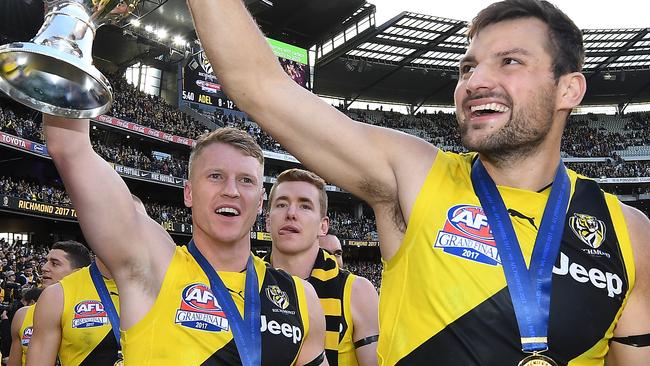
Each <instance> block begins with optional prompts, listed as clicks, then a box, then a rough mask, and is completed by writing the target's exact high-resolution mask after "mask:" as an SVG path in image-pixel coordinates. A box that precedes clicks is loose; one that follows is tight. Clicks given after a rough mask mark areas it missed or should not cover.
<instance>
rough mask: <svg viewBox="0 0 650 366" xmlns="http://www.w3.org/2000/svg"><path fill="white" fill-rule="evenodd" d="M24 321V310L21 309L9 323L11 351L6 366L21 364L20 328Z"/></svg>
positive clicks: (18, 365)
mask: <svg viewBox="0 0 650 366" xmlns="http://www.w3.org/2000/svg"><path fill="white" fill-rule="evenodd" d="M23 319H25V309H24V308H21V309H20V310H18V312H16V314H15V315H14V318H13V320H12V321H11V349H10V350H9V361H8V362H7V366H20V365H21V364H22V355H23V350H22V346H21V344H20V327H21V326H22V324H23Z"/></svg>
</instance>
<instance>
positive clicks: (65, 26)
mask: <svg viewBox="0 0 650 366" xmlns="http://www.w3.org/2000/svg"><path fill="white" fill-rule="evenodd" d="M138 2H139V0H46V1H45V7H46V9H45V21H44V23H43V26H42V27H41V29H40V30H39V31H38V33H37V34H36V36H35V37H34V38H33V39H32V40H31V41H30V42H15V43H10V44H6V45H4V46H0V90H2V91H3V92H5V93H6V94H7V95H9V96H10V97H11V98H13V99H14V100H16V101H18V102H20V103H22V104H24V105H26V106H28V107H30V108H32V109H35V110H37V111H40V112H43V113H47V114H52V115H55V116H60V117H66V118H91V117H96V116H98V115H100V114H102V113H105V112H106V111H108V109H109V108H110V107H111V103H112V102H113V94H112V90H111V86H110V84H109V82H108V80H107V79H106V77H104V75H102V73H101V72H99V70H97V68H96V67H95V66H94V65H93V60H92V54H91V53H92V46H93V39H94V38H95V31H96V29H97V28H99V27H100V26H102V25H104V24H107V23H112V22H117V21H119V20H121V19H123V18H124V17H126V16H128V15H129V14H130V13H131V11H133V9H134V8H135V6H136V5H137V3H138Z"/></svg>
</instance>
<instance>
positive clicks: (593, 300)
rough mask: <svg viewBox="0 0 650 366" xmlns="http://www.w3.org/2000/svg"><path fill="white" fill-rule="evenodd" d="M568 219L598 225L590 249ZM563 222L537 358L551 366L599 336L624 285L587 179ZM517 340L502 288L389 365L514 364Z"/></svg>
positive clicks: (595, 190) (613, 242)
mask: <svg viewBox="0 0 650 366" xmlns="http://www.w3.org/2000/svg"><path fill="white" fill-rule="evenodd" d="M574 214H584V215H589V216H592V217H595V218H596V219H598V220H600V221H602V222H603V224H604V225H605V226H606V230H605V239H604V240H603V242H602V245H600V246H599V247H598V248H597V249H598V251H597V252H595V251H594V250H593V248H591V247H590V246H589V245H588V244H586V243H584V242H582V241H581V240H580V239H579V237H578V236H577V235H576V234H575V233H574V232H573V230H572V229H571V227H570V226H569V225H570V218H571V217H572V216H574ZM564 225H565V226H564V234H563V238H562V244H561V247H560V254H559V255H558V258H557V259H556V262H555V268H556V269H557V273H554V274H553V279H552V293H551V309H550V319H549V331H548V339H549V348H550V349H549V351H548V352H546V353H545V354H546V355H548V356H549V357H551V358H553V359H554V360H555V361H556V362H557V363H558V364H559V365H566V364H567V363H568V362H569V361H570V360H573V359H575V358H577V357H579V356H580V355H582V354H583V353H585V352H587V351H589V350H590V349H591V348H592V347H593V346H594V345H595V344H596V343H597V342H599V341H600V340H602V339H603V338H604V337H605V333H606V332H607V330H608V329H609V327H610V326H611V324H612V322H613V321H614V320H615V319H616V314H617V313H618V311H619V309H620V307H621V306H622V303H623V300H624V297H625V294H626V293H627V290H628V285H629V284H628V279H627V273H626V271H625V264H624V261H623V258H622V255H621V250H620V248H619V243H618V240H617V237H616V234H615V230H614V226H613V224H612V220H611V216H610V213H609V210H608V208H607V204H606V201H605V198H604V195H603V193H602V191H600V189H599V187H598V185H597V184H595V182H593V181H591V180H582V179H578V180H577V181H576V188H575V193H574V195H573V197H572V199H571V204H570V206H569V210H568V212H567V218H566V221H565V224H564ZM592 272H593V274H591V275H590V274H589V273H592ZM614 276H616V278H617V281H618V280H620V284H618V283H617V285H618V287H616V288H615V289H614V288H605V286H606V284H605V278H606V277H608V278H610V279H611V278H613V277H614ZM609 285H610V284H607V286H609ZM614 290H616V291H614ZM519 339H520V336H519V328H518V325H517V321H516V318H515V314H514V309H513V306H512V301H511V299H510V294H509V292H508V288H507V287H505V288H503V289H502V290H501V291H499V292H498V293H496V294H495V295H493V296H492V297H490V298H488V299H486V300H485V301H483V302H482V303H481V304H479V305H478V306H476V307H475V308H474V309H472V310H470V311H469V312H467V313H466V314H464V315H463V316H461V317H460V318H458V319H457V320H456V321H454V322H452V323H451V324H449V325H447V327H445V329H443V330H441V331H440V332H439V333H437V334H435V335H433V336H432V337H431V338H429V339H428V340H427V341H425V342H424V343H423V344H421V345H420V346H419V347H417V348H416V349H415V350H413V351H412V352H411V353H410V354H408V355H406V356H405V357H403V358H402V359H401V360H400V361H399V362H398V363H397V364H398V365H430V364H435V365H443V366H444V365H463V366H502V365H517V364H518V363H519V361H521V359H522V358H523V357H524V356H525V354H524V353H523V352H522V351H521V344H520V340H519Z"/></svg>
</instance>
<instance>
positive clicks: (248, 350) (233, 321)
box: [187, 239, 262, 366]
mask: <svg viewBox="0 0 650 366" xmlns="http://www.w3.org/2000/svg"><path fill="white" fill-rule="evenodd" d="M187 249H188V251H189V252H190V254H192V256H193V257H194V259H195V260H196V262H197V263H198V264H199V266H201V269H203V272H204V273H205V275H206V276H208V279H209V280H210V290H211V291H212V294H213V295H214V297H215V298H216V299H217V302H218V303H219V305H220V306H221V309H222V310H223V311H224V313H226V318H227V319H228V324H230V329H231V330H232V335H233V338H234V339H235V344H236V345H237V351H238V352H239V357H240V358H241V361H242V365H243V366H260V365H261V364H262V337H261V334H260V329H261V316H260V312H261V305H260V294H259V290H258V286H257V273H256V272H255V265H254V264H253V256H252V255H251V256H250V257H248V263H247V264H246V287H245V289H244V319H242V317H241V315H239V310H237V305H235V302H234V301H233V299H232V297H231V296H230V292H229V291H228V289H227V288H226V286H225V285H224V283H223V281H222V280H221V278H220V277H219V274H218V273H217V271H215V270H214V268H212V266H211V265H210V263H209V262H208V260H207V259H205V257H204V256H203V254H201V252H200V251H199V250H198V248H197V247H196V245H195V244H194V239H192V240H190V243H189V244H188V245H187Z"/></svg>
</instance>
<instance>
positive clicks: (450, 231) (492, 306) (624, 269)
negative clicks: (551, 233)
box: [378, 151, 635, 366]
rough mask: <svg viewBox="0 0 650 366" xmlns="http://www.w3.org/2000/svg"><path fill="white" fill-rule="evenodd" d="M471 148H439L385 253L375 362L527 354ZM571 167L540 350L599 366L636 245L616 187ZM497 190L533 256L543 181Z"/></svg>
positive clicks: (509, 359)
mask: <svg viewBox="0 0 650 366" xmlns="http://www.w3.org/2000/svg"><path fill="white" fill-rule="evenodd" d="M475 156H476V155H475V154H462V155H458V154H452V153H446V152H442V151H439V152H438V156H437V158H436V160H435V162H434V164H433V166H432V168H431V170H430V172H429V174H428V176H427V178H426V180H425V182H424V185H423V187H422V189H421V191H420V193H419V196H418V197H417V199H416V202H415V205H414V207H413V210H412V212H411V217H410V220H409V223H408V228H407V230H406V233H405V236H404V240H403V242H402V244H401V247H400V249H399V250H398V252H397V253H396V254H395V256H394V257H393V258H391V260H390V261H387V262H386V263H384V273H383V280H382V289H381V296H380V304H379V318H380V329H381V337H380V339H379V344H378V353H379V358H380V363H381V364H382V365H396V364H397V365H431V364H435V365H463V366H478V365H481V366H486V365H490V366H491V365H495V366H496V365H498V366H501V365H517V364H518V363H519V362H520V361H521V359H522V358H523V357H524V356H525V354H524V353H523V352H522V350H521V343H520V337H519V329H518V326H517V320H516V318H515V313H514V310H513V305H512V301H511V299H510V295H509V292H508V288H507V284H506V279H505V276H504V274H503V269H502V267H501V259H500V257H499V252H498V250H497V247H496V244H495V242H494V238H493V237H492V234H491V231H490V228H489V225H488V222H487V218H486V216H485V214H484V212H483V209H482V208H481V205H480V203H479V200H478V198H477V197H476V195H475V193H474V190H473V187H472V183H471V179H470V172H471V164H472V161H473V158H474V157H475ZM569 177H570V180H571V194H572V196H571V199H570V202H569V208H568V212H567V215H566V220H565V222H564V234H563V238H562V243H561V246H560V252H559V254H558V257H557V259H556V262H555V266H554V268H553V276H552V289H551V304H550V315H549V317H550V319H549V327H548V344H549V350H548V352H546V354H547V355H548V356H550V357H551V358H553V359H554V360H556V361H557V362H558V364H559V365H570V366H596V365H600V366H602V365H603V364H604V356H605V354H606V353H607V351H608V347H609V346H608V342H609V339H610V338H611V337H612V335H613V329H614V326H615V325H616V322H617V321H618V319H619V317H620V313H621V311H622V308H623V306H624V305H625V302H626V301H627V299H628V296H629V294H630V291H631V289H632V287H633V286H634V273H635V272H634V262H633V257H632V249H631V244H630V239H629V237H628V233H627V229H626V225H625V221H624V217H623V213H622V210H621V207H620V203H619V202H618V200H617V199H616V197H615V196H612V195H609V194H604V193H603V192H602V191H601V190H600V189H599V187H598V185H597V184H596V183H595V182H594V181H592V180H589V179H586V178H584V177H581V176H578V175H577V174H576V173H574V172H572V171H569ZM498 189H499V192H500V193H501V196H502V197H503V201H504V203H505V205H506V207H507V208H508V212H509V213H510V217H511V220H512V224H513V227H514V230H515V232H516V235H517V238H518V240H519V243H520V247H521V250H522V253H523V256H524V258H525V260H526V263H527V264H529V261H530V257H531V254H532V250H533V246H534V242H535V238H536V235H537V231H538V228H539V226H540V221H541V218H542V214H543V211H544V208H545V205H546V201H547V199H548V195H549V191H550V189H549V188H547V189H545V190H543V191H541V192H530V191H525V190H520V189H515V188H510V187H498Z"/></svg>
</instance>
